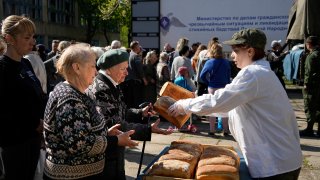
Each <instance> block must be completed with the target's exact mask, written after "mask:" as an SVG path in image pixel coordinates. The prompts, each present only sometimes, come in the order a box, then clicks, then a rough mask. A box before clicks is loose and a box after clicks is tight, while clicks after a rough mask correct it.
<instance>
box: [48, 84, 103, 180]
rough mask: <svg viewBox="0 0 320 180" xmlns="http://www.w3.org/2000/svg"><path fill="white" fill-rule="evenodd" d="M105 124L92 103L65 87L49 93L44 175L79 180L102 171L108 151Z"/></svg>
mask: <svg viewBox="0 0 320 180" xmlns="http://www.w3.org/2000/svg"><path fill="white" fill-rule="evenodd" d="M106 136H107V128H106V125H105V120H104V119H103V117H102V116H101V115H99V114H98V112H97V111H96V106H95V102H94V101H93V100H92V99H90V98H89V97H88V96H87V95H85V94H83V93H81V92H80V91H78V90H76V89H74V88H73V87H71V86H70V85H69V84H67V83H60V84H58V85H57V86H56V87H55V89H54V90H53V91H52V92H51V93H50V97H49V101H48V103H47V106H46V110H45V117H44V138H45V145H46V151H47V155H46V161H45V170H44V173H45V174H46V175H47V176H48V177H50V178H53V179H78V178H84V177H88V176H92V175H96V174H99V173H101V172H102V171H103V167H104V163H105V159H104V158H105V157H104V152H105V149H106V147H107V138H106Z"/></svg>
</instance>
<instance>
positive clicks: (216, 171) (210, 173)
mask: <svg viewBox="0 0 320 180" xmlns="http://www.w3.org/2000/svg"><path fill="white" fill-rule="evenodd" d="M196 177H197V178H196V179H199V180H211V179H215V180H239V171H238V169H237V168H235V167H233V166H228V165H206V166H202V167H198V169H197V175H196Z"/></svg>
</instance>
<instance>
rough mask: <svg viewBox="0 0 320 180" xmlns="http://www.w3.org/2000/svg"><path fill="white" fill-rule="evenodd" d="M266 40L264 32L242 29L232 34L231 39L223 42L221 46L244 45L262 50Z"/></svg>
mask: <svg viewBox="0 0 320 180" xmlns="http://www.w3.org/2000/svg"><path fill="white" fill-rule="evenodd" d="M266 42H267V38H266V35H265V34H264V32H262V31H261V30H259V29H244V30H241V31H239V32H236V33H234V34H233V36H232V39H231V40H229V41H224V42H223V44H227V45H239V44H246V45H249V46H251V47H254V48H258V49H263V50H264V48H265V46H266Z"/></svg>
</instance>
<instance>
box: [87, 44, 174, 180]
mask: <svg viewBox="0 0 320 180" xmlns="http://www.w3.org/2000/svg"><path fill="white" fill-rule="evenodd" d="M128 59H129V54H128V53H127V52H125V51H123V50H120V49H113V50H109V51H107V52H105V53H104V54H103V55H102V56H101V57H100V58H99V60H98V62H97V65H98V67H99V68H100V70H99V74H98V76H97V77H96V78H95V80H94V83H93V84H92V85H91V86H90V87H89V88H88V91H87V94H88V95H89V96H90V97H92V98H94V99H95V100H96V102H97V105H98V107H97V108H98V109H99V111H100V112H101V113H102V114H103V115H104V117H105V119H106V120H107V124H108V127H111V126H113V125H114V124H115V123H120V124H121V130H122V131H127V130H130V129H134V130H135V132H136V133H135V134H133V135H132V138H133V139H138V140H147V141H150V140H151V133H152V132H153V133H158V134H170V133H171V131H167V130H164V129H160V128H159V127H158V124H159V122H160V120H159V119H158V120H157V121H156V122H155V123H152V124H151V126H149V125H147V124H141V123H128V122H127V121H130V122H137V120H139V119H140V121H141V120H142V117H146V116H148V111H149V108H150V106H147V107H145V108H144V109H133V108H131V109H127V106H126V104H125V102H124V101H123V94H122V92H121V91H120V89H119V88H118V87H117V86H118V84H119V83H121V82H123V81H124V79H125V77H126V76H127V75H128V71H127V68H128ZM132 119H135V120H132ZM124 150H125V149H124V147H118V151H117V152H118V153H117V154H115V153H112V152H110V151H109V150H108V148H107V152H106V166H105V169H104V174H105V179H117V180H125V179H126V177H125V169H124Z"/></svg>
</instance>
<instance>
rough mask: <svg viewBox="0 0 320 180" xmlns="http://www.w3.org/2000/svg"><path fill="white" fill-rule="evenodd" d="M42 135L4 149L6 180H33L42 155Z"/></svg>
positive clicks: (3, 158)
mask: <svg viewBox="0 0 320 180" xmlns="http://www.w3.org/2000/svg"><path fill="white" fill-rule="evenodd" d="M40 142H41V139H40V135H39V136H37V137H33V138H30V139H28V140H26V141H24V142H21V143H19V144H15V145H12V146H10V147H2V149H3V151H2V160H3V165H4V170H5V180H17V179H21V180H33V178H34V173H35V170H36V168H37V164H38V159H39V155H40Z"/></svg>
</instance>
